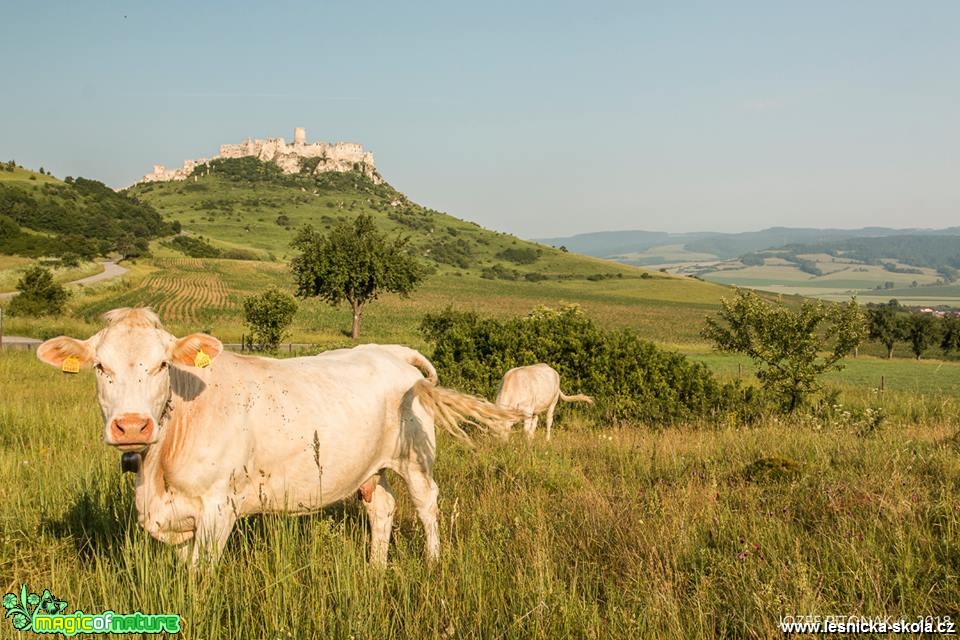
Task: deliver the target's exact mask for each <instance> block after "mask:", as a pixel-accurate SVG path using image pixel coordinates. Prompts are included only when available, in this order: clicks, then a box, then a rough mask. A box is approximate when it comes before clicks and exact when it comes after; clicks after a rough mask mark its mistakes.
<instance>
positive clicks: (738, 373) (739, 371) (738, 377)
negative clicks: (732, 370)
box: [737, 362, 743, 380]
mask: <svg viewBox="0 0 960 640" xmlns="http://www.w3.org/2000/svg"><path fill="white" fill-rule="evenodd" d="M741 369H743V365H742V364H741V363H739V362H738V363H737V380H740V374H741V373H742V371H741Z"/></svg>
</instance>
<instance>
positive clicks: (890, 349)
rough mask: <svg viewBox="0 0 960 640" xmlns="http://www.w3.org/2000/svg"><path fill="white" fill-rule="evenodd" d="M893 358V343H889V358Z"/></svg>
mask: <svg viewBox="0 0 960 640" xmlns="http://www.w3.org/2000/svg"><path fill="white" fill-rule="evenodd" d="M891 358H893V345H892V344H888V345H887V360H890V359H891Z"/></svg>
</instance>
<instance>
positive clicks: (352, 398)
mask: <svg viewBox="0 0 960 640" xmlns="http://www.w3.org/2000/svg"><path fill="white" fill-rule="evenodd" d="M201 375H202V376H203V378H204V379H203V382H204V383H205V385H206V388H205V389H204V390H203V392H202V393H201V394H200V395H199V396H198V397H197V398H196V399H195V400H194V401H193V402H192V403H191V405H192V407H191V410H192V421H191V422H192V424H191V425H190V426H189V430H190V431H191V432H192V434H191V438H190V439H191V440H192V446H191V447H189V448H188V449H186V450H185V448H184V447H180V454H181V455H180V460H179V462H180V464H179V468H180V469H181V470H185V471H183V472H182V473H181V474H180V475H181V476H182V475H187V477H190V478H194V482H196V483H197V484H198V486H197V487H196V489H197V490H201V489H202V488H203V485H209V484H212V483H213V482H214V481H215V480H216V478H211V477H207V476H210V475H211V474H216V475H217V476H229V477H230V478H231V480H230V482H231V483H232V486H233V487H235V490H236V493H237V494H238V497H240V498H241V503H242V505H243V507H242V511H244V512H246V513H252V512H257V511H272V510H281V511H312V510H316V509H317V508H319V507H321V506H323V505H324V504H328V503H330V502H333V501H336V500H339V499H341V498H343V497H346V496H347V495H350V494H351V493H353V492H354V491H355V490H356V488H357V487H358V486H359V485H360V484H361V483H362V482H363V481H364V480H365V479H366V478H367V477H369V475H370V474H371V473H372V472H375V471H376V470H377V469H379V468H381V467H382V463H383V460H384V459H386V458H389V457H390V456H391V455H392V453H393V451H394V450H395V449H396V448H397V447H398V445H399V444H400V440H401V433H400V414H401V406H402V404H403V402H404V396H405V394H407V393H408V392H409V390H410V389H411V388H412V387H413V385H414V384H415V383H416V382H417V381H419V380H421V379H422V378H423V375H422V374H421V373H420V371H419V370H418V369H416V368H415V367H414V366H411V365H410V364H409V363H407V362H406V361H405V360H403V359H401V357H399V355H398V354H397V353H396V352H394V351H391V350H390V349H378V348H377V346H376V345H364V346H362V347H358V348H355V349H338V350H335V351H329V352H326V353H323V354H320V355H317V356H309V357H303V358H290V359H287V360H275V359H270V358H256V357H249V356H239V355H236V354H232V353H224V354H222V355H221V356H220V357H219V358H217V359H216V361H215V362H214V364H213V365H211V366H210V367H209V371H203V372H201ZM430 427H431V429H432V425H430ZM430 437H431V438H432V437H433V434H432V430H431V434H430ZM204 465H206V466H204ZM208 468H209V469H210V470H209V471H207V470H206V469H208ZM200 470H204V471H200Z"/></svg>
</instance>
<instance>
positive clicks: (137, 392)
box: [37, 308, 223, 451]
mask: <svg viewBox="0 0 960 640" xmlns="http://www.w3.org/2000/svg"><path fill="white" fill-rule="evenodd" d="M104 320H106V322H107V328H105V329H103V330H102V331H100V332H99V333H97V334H96V335H94V336H92V337H90V338H88V339H87V340H76V339H74V338H68V337H66V336H60V337H58V338H51V339H50V340H47V341H46V342H44V343H43V344H41V345H40V346H39V347H38V348H37V357H38V358H40V360H42V361H44V362H46V363H47V364H50V365H53V366H54V367H58V368H63V369H64V370H65V371H66V370H69V369H70V368H71V367H76V366H80V367H93V368H94V370H95V371H96V374H97V399H98V400H99V401H100V411H101V413H102V414H103V420H104V430H103V440H104V442H106V443H107V444H109V445H112V446H114V447H117V448H118V449H120V450H121V451H143V450H144V449H146V448H147V447H148V446H150V445H151V444H153V443H155V442H156V441H157V440H158V439H159V438H160V436H161V431H162V429H163V421H164V420H163V419H164V416H165V414H166V411H167V406H168V404H169V402H170V400H171V385H170V366H171V365H174V366H177V367H180V368H192V367H196V366H205V365H206V364H209V362H210V360H212V359H213V358H216V357H217V356H218V355H220V352H221V351H222V350H223V345H222V344H221V343H220V341H219V340H217V339H216V338H214V337H212V336H208V335H207V334H205V333H194V334H191V335H189V336H186V337H184V338H179V339H178V338H176V337H174V336H172V335H170V334H169V333H167V332H166V331H165V330H164V329H163V326H162V325H161V324H160V320H159V319H158V318H157V316H156V314H154V313H153V312H152V311H150V310H149V309H143V308H137V309H115V310H113V311H109V312H107V313H106V314H105V315H104ZM201 352H202V354H201ZM198 355H199V358H198ZM208 358H209V359H208Z"/></svg>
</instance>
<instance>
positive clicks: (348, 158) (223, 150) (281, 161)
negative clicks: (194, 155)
mask: <svg viewBox="0 0 960 640" xmlns="http://www.w3.org/2000/svg"><path fill="white" fill-rule="evenodd" d="M246 157H255V158H257V159H259V160H261V161H263V162H273V163H274V164H276V165H277V166H278V167H280V169H281V170H282V171H283V172H284V173H300V170H301V162H300V161H301V159H302V158H317V159H318V160H317V163H316V169H314V170H313V171H312V173H315V174H319V173H325V172H327V171H338V172H341V173H343V172H347V171H353V170H354V169H357V170H358V171H360V172H361V173H363V174H364V175H365V176H367V177H368V178H370V179H371V180H373V182H374V183H375V184H379V183H381V182H383V180H382V179H381V178H380V174H379V173H377V169H376V166H375V165H374V163H373V154H372V153H370V152H369V151H364V150H363V147H362V146H361V145H359V144H356V143H353V142H335V143H330V142H314V143H312V144H307V132H306V130H305V129H303V128H302V127H297V128H296V129H294V130H293V144H289V145H288V144H287V143H286V141H285V140H284V139H283V138H267V139H266V140H253V139H250V138H247V140H246V142H241V143H240V144H222V145H220V153H219V154H218V155H216V156H214V157H213V158H209V159H208V158H202V159H200V160H186V161H185V162H184V163H183V166H182V167H180V168H179V169H168V168H167V167H165V166H163V165H162V164H157V165H154V166H153V173H148V174H147V175H145V176H143V178H142V179H141V182H169V181H171V180H186V179H187V178H189V177H190V174H191V173H193V170H194V169H195V168H196V167H198V166H199V165H202V164H205V163H207V162H209V161H210V160H217V159H220V158H246Z"/></svg>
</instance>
